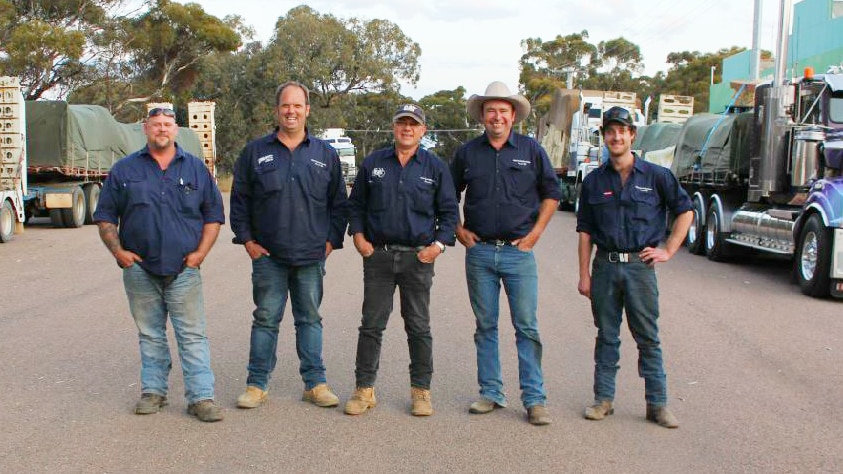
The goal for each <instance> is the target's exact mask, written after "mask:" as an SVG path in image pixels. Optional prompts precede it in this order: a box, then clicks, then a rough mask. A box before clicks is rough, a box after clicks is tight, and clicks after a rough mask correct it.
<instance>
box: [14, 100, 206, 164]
mask: <svg viewBox="0 0 843 474" xmlns="http://www.w3.org/2000/svg"><path fill="white" fill-rule="evenodd" d="M176 142H177V143H178V144H179V146H181V147H182V148H184V149H185V150H186V151H187V152H189V153H191V154H193V155H195V156H198V157H200V159H201V157H202V145H201V144H200V143H199V137H197V136H196V133H195V132H194V131H193V130H191V129H189V128H187V127H179V135H178V138H177V139H176ZM144 145H146V136H145V135H144V134H143V126H142V125H141V124H139V123H134V124H125V123H120V122H117V121H116V120H114V118H113V117H112V116H111V114H110V113H109V112H108V110H107V109H105V108H103V107H100V106H97V105H79V104H68V103H67V102H64V101H28V102H26V146H27V166H28V169H29V171H30V172H36V173H37V172H54V173H60V174H64V175H68V176H104V175H106V174H108V171H109V170H110V169H111V165H113V164H114V163H115V162H116V161H117V160H119V159H120V158H123V157H124V156H126V155H128V154H130V153H133V152H135V151H137V150H139V149H141V148H142V147H143V146H144Z"/></svg>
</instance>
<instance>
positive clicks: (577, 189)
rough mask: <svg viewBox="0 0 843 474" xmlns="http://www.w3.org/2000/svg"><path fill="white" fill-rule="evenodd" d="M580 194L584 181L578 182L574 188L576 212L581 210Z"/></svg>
mask: <svg viewBox="0 0 843 474" xmlns="http://www.w3.org/2000/svg"><path fill="white" fill-rule="evenodd" d="M580 194H582V183H577V185H576V187H575V188H574V214H579V212H580Z"/></svg>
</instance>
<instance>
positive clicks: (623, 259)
mask: <svg viewBox="0 0 843 474" xmlns="http://www.w3.org/2000/svg"><path fill="white" fill-rule="evenodd" d="M609 262H610V263H629V254H628V253H626V252H609Z"/></svg>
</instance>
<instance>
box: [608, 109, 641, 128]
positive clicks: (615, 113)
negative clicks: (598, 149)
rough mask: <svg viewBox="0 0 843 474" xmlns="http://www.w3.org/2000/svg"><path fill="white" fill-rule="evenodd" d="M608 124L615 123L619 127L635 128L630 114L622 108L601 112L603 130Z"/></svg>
mask: <svg viewBox="0 0 843 474" xmlns="http://www.w3.org/2000/svg"><path fill="white" fill-rule="evenodd" d="M610 122H617V123H619V124H621V125H626V126H627V127H631V128H635V124H634V123H633V122H632V114H630V113H629V110H626V109H625V108H623V107H618V106H615V107H612V108H611V109H609V110H607V111H605V112H603V128H606V126H607V125H609V123H610Z"/></svg>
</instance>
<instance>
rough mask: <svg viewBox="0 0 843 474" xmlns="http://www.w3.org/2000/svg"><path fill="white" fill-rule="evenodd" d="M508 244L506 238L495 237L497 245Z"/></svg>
mask: <svg viewBox="0 0 843 474" xmlns="http://www.w3.org/2000/svg"><path fill="white" fill-rule="evenodd" d="M506 244H507V241H506V240H501V239H495V247H503V246H504V245H506Z"/></svg>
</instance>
